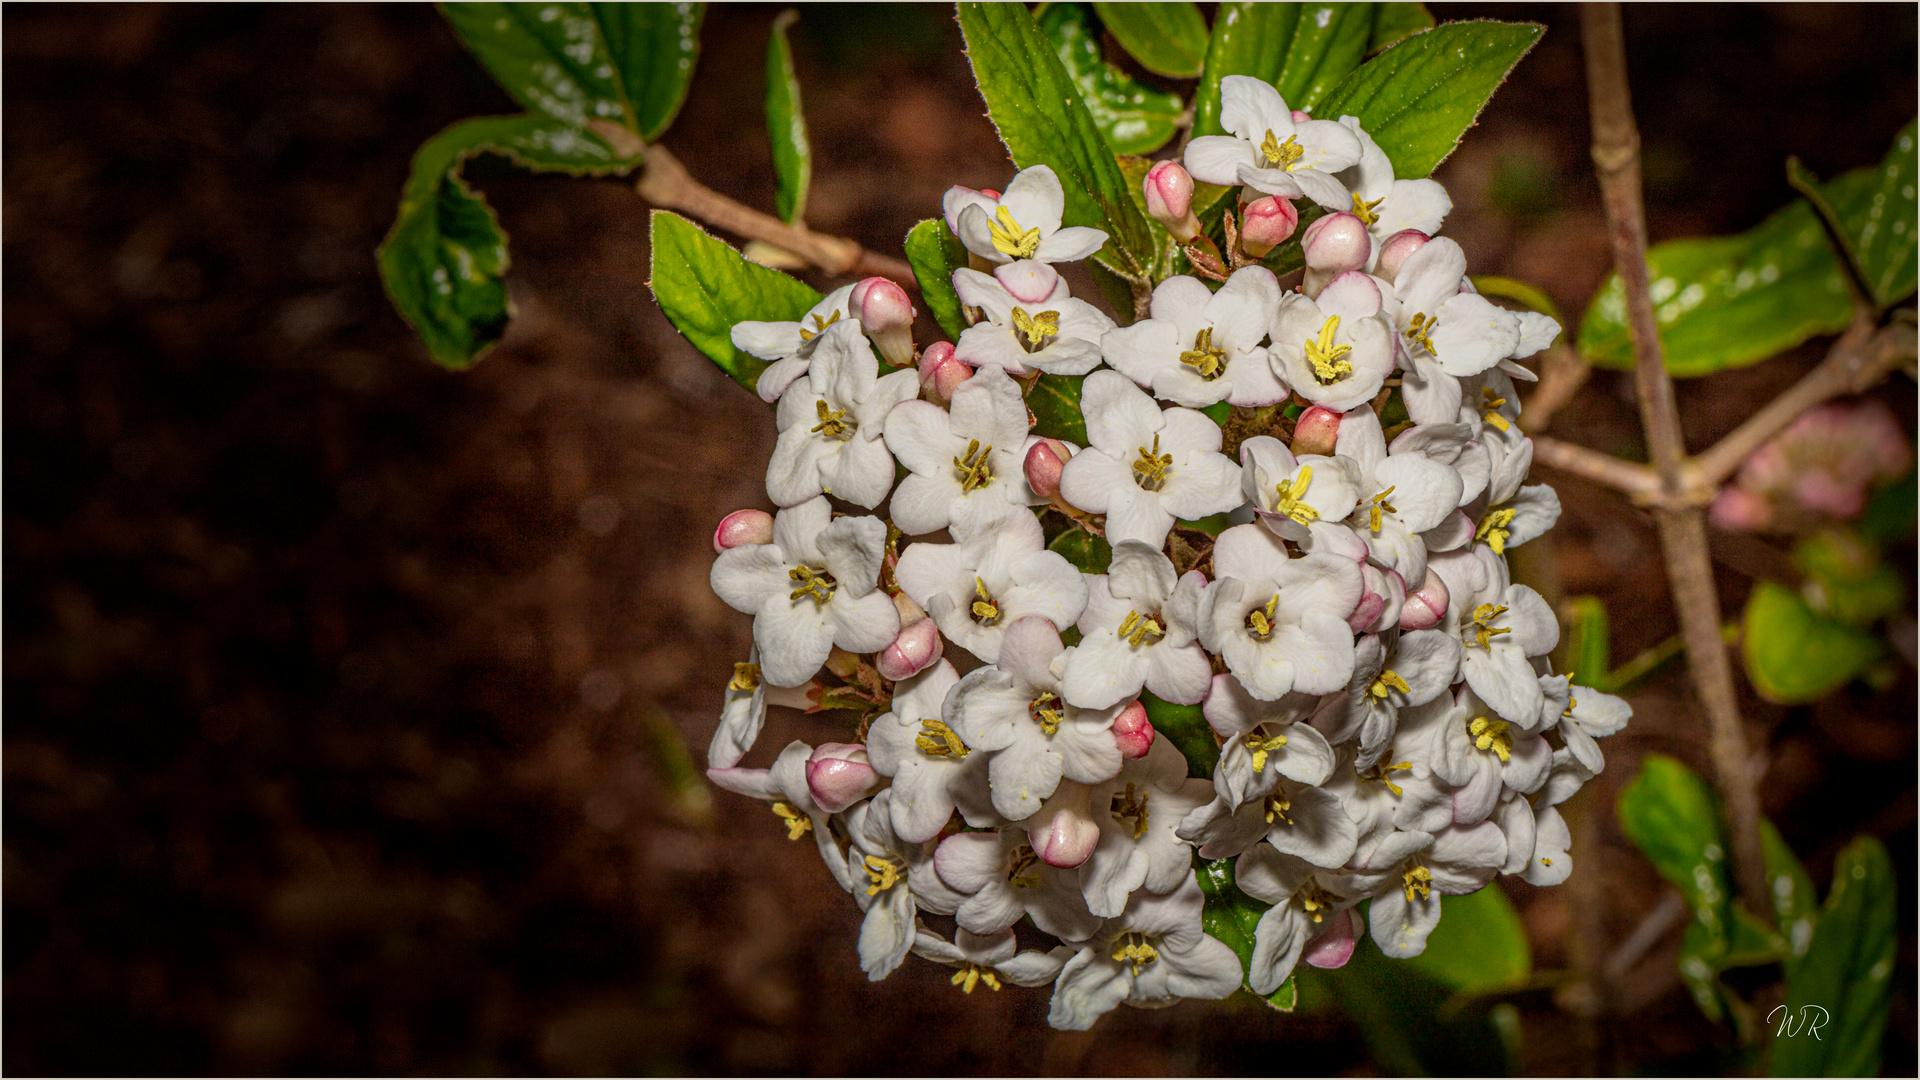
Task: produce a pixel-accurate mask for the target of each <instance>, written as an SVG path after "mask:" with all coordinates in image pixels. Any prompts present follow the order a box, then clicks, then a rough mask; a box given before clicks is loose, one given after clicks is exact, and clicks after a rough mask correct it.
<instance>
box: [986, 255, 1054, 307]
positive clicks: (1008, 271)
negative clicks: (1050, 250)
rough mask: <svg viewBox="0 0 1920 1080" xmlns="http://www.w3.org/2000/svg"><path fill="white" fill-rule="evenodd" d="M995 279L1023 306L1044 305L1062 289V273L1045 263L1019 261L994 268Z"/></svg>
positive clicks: (1026, 260)
mask: <svg viewBox="0 0 1920 1080" xmlns="http://www.w3.org/2000/svg"><path fill="white" fill-rule="evenodd" d="M993 279H994V280H995V281H998V282H999V283H1000V287H1001V288H1003V289H1005V290H1007V295H1009V296H1011V297H1013V298H1014V299H1015V300H1018V301H1019V302H1021V303H1023V304H1044V303H1046V302H1047V301H1048V300H1052V299H1054V293H1055V291H1056V290H1057V289H1059V287H1060V272H1059V271H1058V270H1055V269H1054V268H1053V267H1051V266H1048V265H1047V264H1046V263H1043V262H1035V261H1033V260H1032V259H1019V260H1017V261H1014V262H1010V263H1003V264H1001V265H1000V266H996V267H994V270H993Z"/></svg>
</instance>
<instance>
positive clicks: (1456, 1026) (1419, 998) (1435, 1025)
mask: <svg viewBox="0 0 1920 1080" xmlns="http://www.w3.org/2000/svg"><path fill="white" fill-rule="evenodd" d="M1489 891H1492V890H1489V889H1482V890H1481V892H1489ZM1458 899H1459V898H1456V897H1451V896H1450V897H1447V898H1446V900H1445V901H1443V904H1444V908H1443V910H1444V911H1446V912H1449V914H1446V915H1444V916H1443V917H1442V918H1441V920H1440V925H1439V926H1437V927H1435V928H1434V931H1433V936H1432V937H1429V938H1428V939H1427V948H1428V949H1429V950H1431V949H1433V948H1435V942H1436V940H1438V941H1441V942H1442V945H1441V946H1440V947H1442V948H1445V947H1446V946H1445V945H1444V938H1443V935H1447V934H1451V933H1455V932H1457V930H1458V929H1459V928H1457V927H1449V926H1448V924H1449V923H1451V922H1454V921H1455V920H1456V919H1457V918H1458V915H1457V914H1454V913H1457V912H1458V910H1459V908H1458V905H1457V903H1456V901H1457V900H1458ZM1371 906H1372V905H1371V904H1369V905H1368V907H1369V909H1370V908H1371ZM1305 974H1306V975H1307V976H1310V977H1313V979H1314V981H1315V983H1316V984H1318V983H1330V984H1331V988H1332V990H1333V996H1334V998H1335V1000H1337V1001H1338V1002H1339V1003H1340V1008H1341V1010H1342V1011H1343V1012H1345V1013H1346V1014H1347V1015H1348V1016H1350V1017H1352V1018H1353V1020H1354V1021H1355V1022H1356V1025H1357V1026H1358V1027H1359V1029H1360V1035H1361V1037H1362V1038H1364V1039H1365V1040H1366V1045H1367V1050H1368V1052H1369V1053H1371V1054H1372V1055H1373V1058H1374V1061H1375V1063H1376V1064H1377V1065H1378V1066H1379V1068H1380V1070H1381V1071H1382V1072H1384V1073H1386V1074H1389V1075H1400V1076H1504V1075H1510V1074H1511V1073H1512V1071H1513V1069H1514V1065H1515V1062H1516V1059H1517V1057H1518V1053H1517V1050H1518V1048H1517V1046H1516V1045H1515V1040H1514V1038H1513V1035H1514V1032H1513V1029H1512V1027H1511V1025H1510V1024H1509V1023H1508V1022H1507V1021H1508V1020H1509V1019H1510V1017H1509V1016H1508V1014H1509V1013H1510V1012H1511V1010H1512V1006H1511V1005H1507V1004H1504V1003H1499V1004H1495V1003H1493V1002H1491V1001H1489V1000H1487V999H1486V998H1484V997H1483V998H1478V999H1475V998H1472V997H1466V998H1465V1000H1462V999H1461V998H1460V997H1457V996H1456V991H1455V989H1454V988H1453V987H1452V986H1450V985H1449V984H1447V983H1445V982H1442V981H1440V980H1439V979H1437V978H1435V977H1434V976H1433V975H1431V974H1428V973H1427V972H1425V971H1423V970H1421V969H1420V968H1419V967H1417V966H1416V965H1415V963H1414V962H1413V961H1403V960H1390V959H1388V958H1387V957H1385V956H1382V955H1381V954H1380V950H1379V949H1378V948H1377V947H1376V946H1375V945H1374V943H1373V939H1372V937H1371V936H1368V937H1365V938H1363V939H1362V940H1360V941H1358V942H1356V943H1355V946H1354V950H1353V958H1352V960H1350V961H1349V962H1348V964H1347V966H1346V967H1345V968H1342V969H1341V970H1339V971H1337V972H1323V971H1309V972H1306V973H1305Z"/></svg>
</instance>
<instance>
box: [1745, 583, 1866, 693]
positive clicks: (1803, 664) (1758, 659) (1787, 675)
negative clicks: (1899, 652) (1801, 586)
mask: <svg viewBox="0 0 1920 1080" xmlns="http://www.w3.org/2000/svg"><path fill="white" fill-rule="evenodd" d="M1740 638H1741V652H1742V654H1743V656H1744V657H1745V659H1746V666H1747V678H1748V680H1749V681H1751V682H1752V683H1753V688H1754V689H1755V690H1758V691H1759V692H1760V696H1761V697H1764V698H1766V699H1767V700H1768V701H1774V702H1778V703H1780V704H1783V705H1795V704H1800V703H1802V702H1807V701H1813V700H1815V699H1817V698H1821V697H1825V696H1826V695H1827V694H1830V693H1832V692H1833V691H1835V690H1838V689H1840V688H1841V687H1842V686H1845V685H1846V684H1847V682H1848V681H1849V680H1851V679H1853V678H1854V677H1855V676H1856V675H1859V674H1860V673H1861V672H1863V671H1865V670H1866V669H1867V667H1868V666H1869V665H1871V664H1873V663H1874V662H1875V661H1877V660H1879V659H1880V657H1881V655H1882V654H1883V653H1884V651H1885V647H1884V646H1883V645H1882V644H1881V642H1880V639H1879V638H1877V637H1874V636H1873V635H1872V634H1869V633H1866V632H1864V631H1861V630H1856V629H1854V628H1853V627H1851V626H1846V625H1843V624H1841V623H1838V622H1835V621H1834V620H1832V619H1828V618H1823V617H1822V616H1820V615H1818V614H1816V613H1815V612H1814V610H1813V609H1812V608H1810V607H1808V606H1807V602H1806V601H1805V600H1803V599H1801V598H1800V595H1799V594H1798V593H1796V592H1794V591H1793V590H1792V589H1789V588H1787V587H1786V586H1784V585H1780V584H1777V583H1775V582H1771V581H1762V582H1760V583H1759V584H1757V585H1755V586H1754V588H1753V594H1752V595H1751V596H1749V597H1748V598H1747V610H1746V614H1745V615H1744V616H1743V617H1742V620H1741V634H1740Z"/></svg>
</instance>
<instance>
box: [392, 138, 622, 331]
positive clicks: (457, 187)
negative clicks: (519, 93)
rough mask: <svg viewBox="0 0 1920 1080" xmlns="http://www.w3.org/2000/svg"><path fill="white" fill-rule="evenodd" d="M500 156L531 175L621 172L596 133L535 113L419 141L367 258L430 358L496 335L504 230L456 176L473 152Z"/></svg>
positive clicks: (503, 312) (503, 295)
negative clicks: (384, 228) (390, 215)
mask: <svg viewBox="0 0 1920 1080" xmlns="http://www.w3.org/2000/svg"><path fill="white" fill-rule="evenodd" d="M483 152H492V153H497V154H501V155H504V156H505V157H507V158H509V159H510V160H512V161H513V162H514V163H515V164H518V165H521V166H524V167H526V168H529V169H533V170H535V171H538V172H564V173H569V174H572V175H587V174H600V173H609V172H617V171H619V170H621V169H627V168H631V167H632V166H633V164H634V162H635V160H637V159H632V158H622V157H620V156H619V155H618V154H616V153H615V152H614V150H613V149H612V148H611V147H609V146H608V145H607V144H606V143H605V142H603V141H602V140H601V139H600V138H599V137H598V136H595V135H592V134H589V133H588V132H586V131H583V130H581V129H579V128H576V127H573V126H570V125H567V124H562V123H559V122H557V121H554V120H551V119H548V118H547V117H544V116H491V117H483V118H480V119H477V120H466V121H462V122H461V123H458V124H455V125H453V126H452V127H450V128H447V129H446V130H445V131H442V132H441V133H440V134H438V135H435V136H434V137H433V138H431V139H428V140H427V141H426V142H425V143H423V144H422V145H421V147H420V149H419V150H418V151H417V152H415V154H414V156H413V171H412V172H411V173H410V174H409V175H408V177H407V184H406V187H405V188H404V189H402V191H401V193H400V212H399V214H398V215H397V216H396V217H395V219H394V222H393V228H392V229H391V230H389V231H388V232H387V237H386V239H385V240H384V241H382V242H381V244H380V250H379V252H378V253H377V254H376V256H375V258H376V260H377V261H378V263H379V266H380V280H381V283H382V284H383V285H385V286H386V290H387V296H388V297H389V298H390V299H391V300H392V301H393V306H394V307H395V308H397V309H398V310H399V312H400V314H401V315H402V316H403V317H404V318H405V319H406V320H407V322H409V323H411V324H412V325H413V328H414V330H415V331H417V332H418V333H419V334H420V337H421V340H423V341H425V342H426V345H427V351H428V353H430V354H431V355H432V356H433V358H434V360H436V361H438V362H439V363H441V364H444V365H445V366H447V367H451V368H464V367H467V366H469V365H470V364H472V363H473V362H474V361H475V360H478V359H479V358H480V356H481V355H482V354H483V353H485V352H486V351H487V349H489V348H490V347H492V345H493V343H494V342H496V341H498V340H500V335H501V334H503V333H505V332H506V326H507V317H508V314H509V312H508V307H507V289H506V282H505V280H504V278H505V275H506V272H507V263H508V258H507V235H506V233H505V232H504V231H502V230H501V228H500V222H499V219H497V218H496V217H495V216H494V213H493V209H492V208H491V207H489V206H488V205H487V203H486V200H485V199H482V198H481V197H480V195H479V193H478V192H475V191H474V190H473V189H472V188H469V187H468V186H467V184H466V181H464V180H462V179H461V177H460V169H461V167H462V166H463V165H464V164H466V162H467V160H468V159H469V158H471V157H473V156H474V155H475V154H479V153H483Z"/></svg>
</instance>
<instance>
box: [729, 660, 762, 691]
mask: <svg viewBox="0 0 1920 1080" xmlns="http://www.w3.org/2000/svg"><path fill="white" fill-rule="evenodd" d="M727 689H729V690H758V689H760V665H759V664H735V665H733V680H732V681H731V682H729V683H727Z"/></svg>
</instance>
